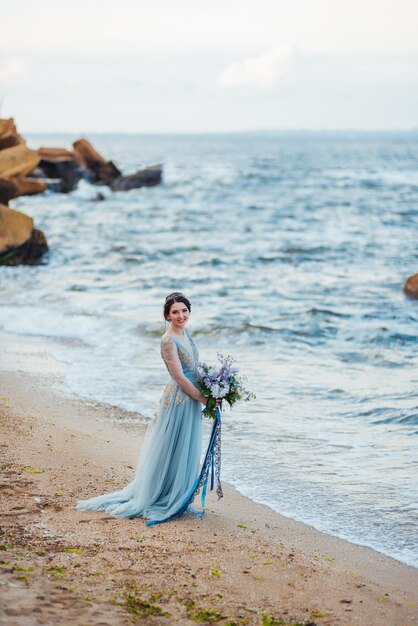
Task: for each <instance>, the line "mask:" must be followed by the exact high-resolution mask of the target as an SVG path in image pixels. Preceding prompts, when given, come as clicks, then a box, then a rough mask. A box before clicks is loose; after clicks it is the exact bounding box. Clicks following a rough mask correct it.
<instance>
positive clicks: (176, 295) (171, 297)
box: [164, 291, 192, 320]
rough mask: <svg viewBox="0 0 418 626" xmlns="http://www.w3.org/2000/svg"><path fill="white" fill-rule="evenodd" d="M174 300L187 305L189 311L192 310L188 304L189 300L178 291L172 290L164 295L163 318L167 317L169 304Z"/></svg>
mask: <svg viewBox="0 0 418 626" xmlns="http://www.w3.org/2000/svg"><path fill="white" fill-rule="evenodd" d="M175 302H182V303H183V304H185V305H186V306H187V308H188V309H189V311H191V310H192V305H191V304H190V301H189V300H188V299H187V298H186V296H183V294H182V293H181V292H180V291H174V292H173V293H170V295H169V296H167V297H166V299H165V302H164V319H165V320H166V319H167V316H168V314H169V313H170V308H171V305H172V304H174V303H175Z"/></svg>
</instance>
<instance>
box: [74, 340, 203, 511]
mask: <svg viewBox="0 0 418 626" xmlns="http://www.w3.org/2000/svg"><path fill="white" fill-rule="evenodd" d="M186 338H187V339H188V340H189V341H188V342H187V343H186V342H182V341H181V339H180V338H177V337H175V336H174V335H165V336H164V337H163V338H162V340H161V355H162V358H163V359H164V362H165V364H166V366H167V369H168V371H169V373H170V374H171V372H172V364H173V362H175V361H177V363H180V364H181V369H182V370H183V374H184V375H185V376H186V377H187V378H188V379H189V380H190V381H191V382H192V383H193V384H195V383H196V370H197V365H198V360H199V355H198V352H197V348H196V345H195V344H194V342H193V339H192V337H191V335H190V333H189V332H188V330H187V329H186ZM201 410H202V406H201V404H200V402H199V401H198V400H194V399H193V398H192V397H191V396H189V395H188V394H186V393H185V392H184V391H183V390H182V388H181V387H180V385H178V384H177V383H176V382H175V380H174V378H173V377H172V376H171V379H170V381H169V382H168V384H167V385H166V387H165V389H164V393H163V395H162V398H161V401H160V407H159V411H158V415H157V419H156V420H155V421H154V422H153V423H151V424H150V425H149V426H148V429H147V432H146V434H145V438H144V444H143V448H142V451H141V454H140V457H139V461H138V466H137V469H136V474H135V478H134V480H133V481H132V482H130V483H129V484H128V485H127V486H126V487H125V488H124V489H122V490H121V491H116V492H114V493H109V494H105V495H100V496H96V497H93V498H90V499H88V500H79V501H78V502H77V505H76V508H77V510H78V511H106V512H107V513H109V515H111V516H112V517H144V518H147V519H148V520H150V522H149V523H159V522H164V521H167V520H168V519H173V518H175V517H178V516H179V515H180V514H182V513H183V512H184V511H185V510H190V508H191V502H192V500H193V498H194V495H195V493H197V491H198V490H199V489H200V487H201V485H202V484H203V481H204V478H205V477H207V474H208V471H205V472H203V473H202V472H201V473H199V464H200V455H201V445H202V412H201ZM209 456H210V455H209ZM210 461H211V459H209V462H210ZM212 464H213V461H212ZM206 465H208V463H206ZM206 470H208V467H207V468H206ZM206 480H207V479H206Z"/></svg>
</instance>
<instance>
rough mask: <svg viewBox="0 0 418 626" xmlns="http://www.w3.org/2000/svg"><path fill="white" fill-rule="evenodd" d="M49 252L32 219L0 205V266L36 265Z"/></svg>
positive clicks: (42, 235)
mask: <svg viewBox="0 0 418 626" xmlns="http://www.w3.org/2000/svg"><path fill="white" fill-rule="evenodd" d="M47 250H48V244H47V242H46V238H45V235H44V234H43V232H42V231H40V230H38V229H36V228H34V225H33V220H32V218H30V217H28V216H27V215H25V214H24V213H21V212H20V211H15V210H14V209H10V208H9V207H7V206H4V205H0V265H17V264H21V263H23V264H34V263H37V262H38V261H39V259H40V258H41V256H42V255H43V254H44V253H45V252H46V251H47Z"/></svg>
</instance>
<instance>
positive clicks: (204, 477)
mask: <svg viewBox="0 0 418 626" xmlns="http://www.w3.org/2000/svg"><path fill="white" fill-rule="evenodd" d="M220 458H221V412H220V410H219V407H216V411H215V419H214V420H213V426H212V432H211V434H210V439H209V444H208V447H207V450H206V454H205V460H204V461H203V465H202V469H201V470H200V474H199V476H198V477H197V478H196V480H195V482H194V484H193V487H192V488H191V490H190V492H189V494H188V496H187V497H186V499H185V501H184V502H183V504H182V505H181V506H180V507H179V509H178V510H177V511H176V512H175V513H172V515H170V516H169V517H166V518H165V519H161V520H149V521H148V522H147V523H146V525H147V526H153V525H154V524H163V523H164V522H169V521H171V520H174V519H177V518H178V517H180V516H181V515H183V513H185V511H186V510H187V507H188V506H189V505H190V504H191V503H192V502H193V500H194V498H195V496H196V494H197V493H198V491H199V489H200V488H202V495H201V502H202V512H201V513H195V516H196V517H200V516H203V515H205V500H206V492H207V486H208V480H209V473H210V474H211V480H210V491H213V487H214V484H215V460H216V459H219V463H218V466H217V468H216V469H217V473H218V475H217V477H216V478H217V487H216V492H217V494H218V499H219V498H222V496H223V493H222V487H221V481H220Z"/></svg>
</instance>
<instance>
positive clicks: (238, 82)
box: [219, 46, 296, 89]
mask: <svg viewBox="0 0 418 626" xmlns="http://www.w3.org/2000/svg"><path fill="white" fill-rule="evenodd" d="M295 57H296V53H295V50H294V49H293V48H291V47H290V46H285V47H282V48H274V49H273V50H270V51H269V52H264V53H263V54H260V55H257V56H252V57H248V58H246V59H244V60H243V61H238V62H236V63H231V64H230V65H227V67H225V69H224V70H222V72H221V73H220V75H219V82H220V84H221V85H222V86H223V87H226V88H234V87H258V88H261V89H270V88H272V87H274V86H275V85H277V83H278V82H279V80H280V78H281V77H282V76H284V75H285V74H287V73H288V72H289V70H290V69H291V67H292V65H293V63H294V60H295Z"/></svg>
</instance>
